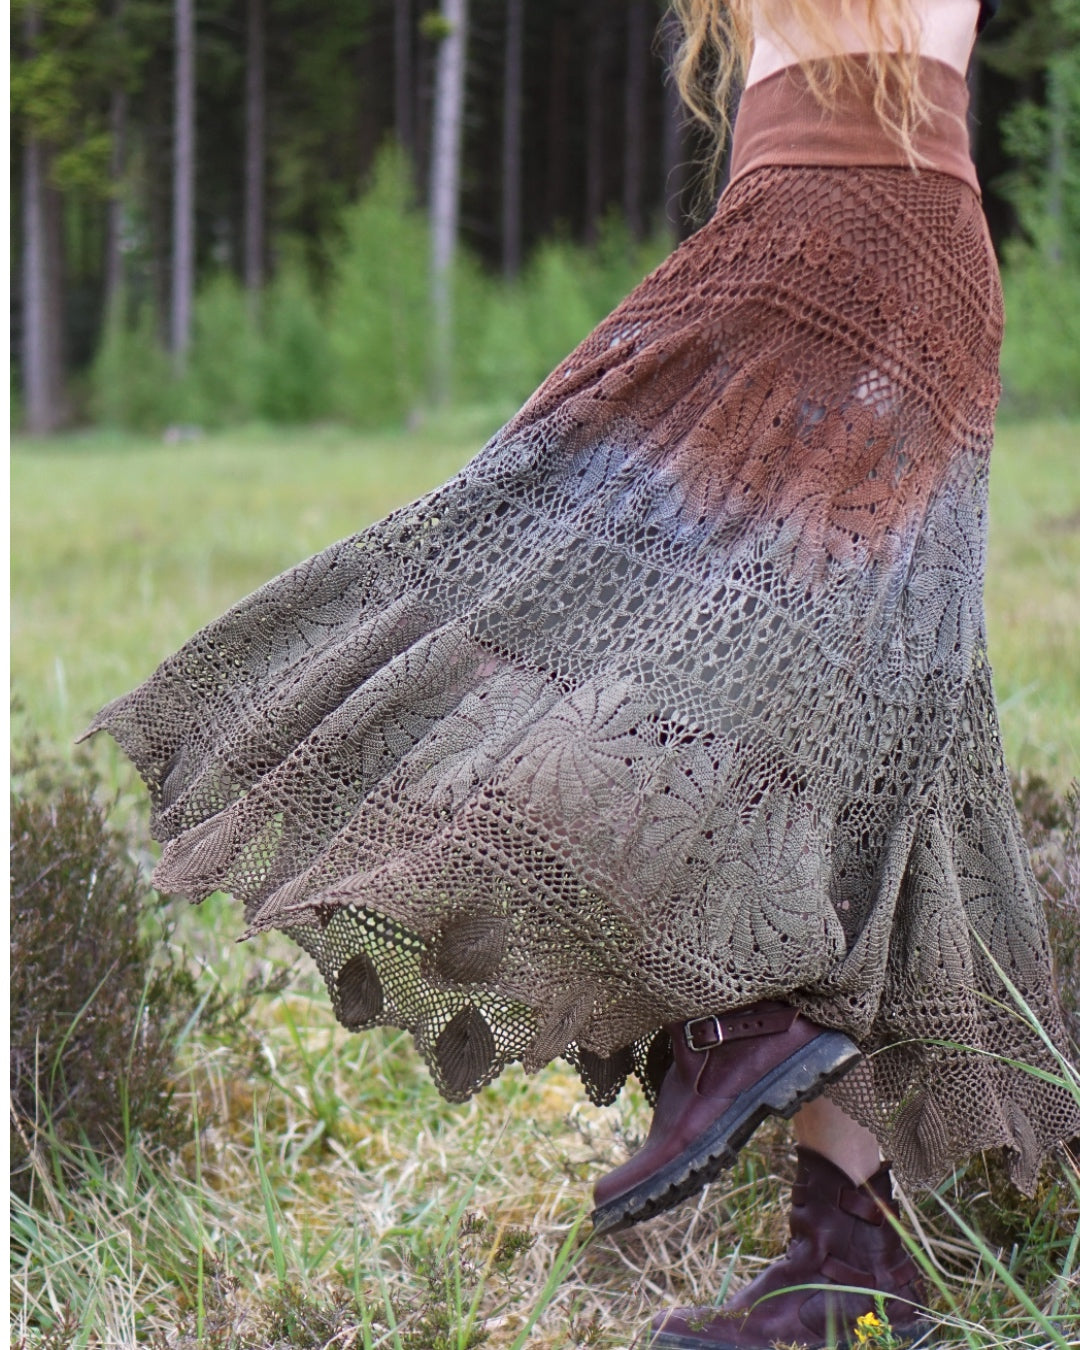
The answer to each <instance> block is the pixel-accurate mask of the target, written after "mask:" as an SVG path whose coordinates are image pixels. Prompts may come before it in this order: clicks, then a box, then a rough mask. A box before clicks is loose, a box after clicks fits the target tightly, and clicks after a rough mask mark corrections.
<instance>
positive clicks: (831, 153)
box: [731, 59, 979, 194]
mask: <svg viewBox="0 0 1080 1350" xmlns="http://www.w3.org/2000/svg"><path fill="white" fill-rule="evenodd" d="M826 71H827V64H822V68H821V72H820V73H821V76H822V77H824V75H825V72H826ZM919 82H920V86H921V88H922V91H923V94H924V95H925V97H926V100H927V102H928V104H929V106H930V108H931V112H930V115H929V117H928V119H927V120H926V121H925V122H924V123H922V124H921V125H920V126H918V127H917V128H916V130H915V133H914V147H913V148H914V154H915V167H916V169H917V170H924V171H932V172H937V173H948V174H951V175H952V176H953V177H954V178H959V179H960V181H961V182H963V183H967V185H968V187H970V188H971V189H972V191H973V192H975V193H976V194H978V193H979V180H978V178H977V177H976V175H975V165H974V164H973V163H972V160H971V151H970V147H969V144H968V131H967V111H968V89H967V84H966V82H965V80H964V78H963V76H962V75H960V73H959V72H958V71H956V70H954V69H953V68H952V67H951V66H949V65H946V64H945V63H944V62H943V61H933V60H929V59H926V60H923V61H922V62H921V63H920V80H919ZM872 99H873V90H872V88H871V85H870V80H869V76H868V74H867V72H866V71H865V70H863V69H861V68H860V67H858V66H855V67H853V68H852V72H851V75H850V76H849V77H848V78H846V79H845V80H844V81H843V82H842V83H841V84H840V86H839V88H838V89H837V92H836V99H835V102H834V103H833V104H832V105H831V106H829V107H828V108H825V107H823V106H822V104H821V103H820V102H819V100H818V99H817V98H815V96H814V94H813V92H812V90H811V89H810V87H809V86H808V84H807V81H806V77H805V75H804V74H803V72H802V70H801V69H800V68H799V67H798V66H788V67H787V68H786V69H784V70H778V71H777V72H776V73H775V74H774V75H770V76H769V77H768V78H767V79H764V80H761V81H760V82H759V83H757V84H754V85H751V87H750V88H749V89H748V90H747V91H746V92H745V93H744V94H743V96H742V101H741V103H740V105H739V116H738V118H737V119H736V125H735V133H734V137H733V140H732V147H731V180H732V182H735V181H737V180H738V179H739V178H741V177H743V175H744V174H748V173H753V172H754V170H755V169H763V168H770V167H775V166H777V165H784V166H786V167H789V168H798V167H801V166H805V165H816V166H819V167H823V166H825V165H838V166H841V167H848V168H852V167H857V166H858V167H865V168H872V167H877V168H887V167H894V168H908V167H909V159H908V155H907V152H906V151H905V150H904V148H903V146H901V145H900V143H899V142H898V141H897V140H896V138H895V137H894V136H892V135H891V134H890V133H889V132H888V131H887V130H886V129H885V128H884V127H882V126H881V124H880V123H879V122H877V121H876V120H875V119H874V118H873V117H868V116H867V110H868V107H869V106H870V105H871V104H872Z"/></svg>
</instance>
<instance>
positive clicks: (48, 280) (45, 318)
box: [22, 7, 64, 436]
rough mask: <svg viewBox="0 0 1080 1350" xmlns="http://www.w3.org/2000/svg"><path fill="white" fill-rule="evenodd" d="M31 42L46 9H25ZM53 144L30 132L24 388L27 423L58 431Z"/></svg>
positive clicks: (39, 430)
mask: <svg viewBox="0 0 1080 1350" xmlns="http://www.w3.org/2000/svg"><path fill="white" fill-rule="evenodd" d="M24 31H25V36H26V45H27V47H28V48H29V49H30V51H33V49H34V47H35V46H36V45H37V41H38V38H39V37H40V34H41V14H40V11H38V10H37V9H36V8H34V7H29V8H27V10H26V14H25V28H24ZM49 160H50V152H49V148H48V146H47V145H46V144H45V143H44V142H42V141H41V140H39V139H38V138H37V137H36V136H35V135H34V134H33V133H32V132H30V133H29V134H28V135H27V137H26V141H25V143H24V145H23V156H22V199H23V200H22V214H23V241H22V245H23V247H22V292H23V293H22V367H23V368H22V388H23V398H24V399H25V402H26V427H27V430H28V431H30V432H31V433H32V434H33V435H35V436H41V435H45V434H46V433H47V432H50V431H55V430H56V428H57V427H58V426H59V425H60V424H61V422H62V421H63V417H64V410H63V406H62V385H63V363H62V359H61V335H60V333H59V332H57V331H56V329H57V326H58V324H59V323H60V322H61V313H60V311H61V302H60V301H61V292H60V278H59V276H58V275H57V272H56V268H57V264H58V259H57V256H56V254H57V251H56V242H57V230H56V225H57V222H56V220H54V219H53V217H54V215H55V212H56V204H57V194H56V192H55V191H54V190H50V188H49V186H48V179H49Z"/></svg>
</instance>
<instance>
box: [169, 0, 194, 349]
mask: <svg viewBox="0 0 1080 1350" xmlns="http://www.w3.org/2000/svg"><path fill="white" fill-rule="evenodd" d="M175 4H176V10H175V21H176V89H175V103H174V124H173V134H174V141H173V265H172V316H171V318H172V322H171V324H170V339H171V343H170V345H171V348H172V357H173V369H174V371H175V372H176V374H177V375H181V374H183V371H184V367H185V365H186V363H187V353H188V347H189V345H190V343H191V309H192V298H193V296H194V292H195V0H175Z"/></svg>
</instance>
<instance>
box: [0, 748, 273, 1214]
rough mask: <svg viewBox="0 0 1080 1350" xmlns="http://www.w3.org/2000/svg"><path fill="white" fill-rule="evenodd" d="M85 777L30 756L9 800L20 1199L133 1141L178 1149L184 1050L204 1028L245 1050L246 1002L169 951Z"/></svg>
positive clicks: (13, 1161) (14, 1134) (164, 927)
mask: <svg viewBox="0 0 1080 1350" xmlns="http://www.w3.org/2000/svg"><path fill="white" fill-rule="evenodd" d="M96 787H97V783H96V780H95V777H94V775H93V773H92V772H91V771H90V770H89V769H88V768H87V767H85V765H84V766H82V767H75V768H73V767H71V766H68V765H64V764H62V763H60V762H58V761H57V760H55V759H54V758H52V757H50V756H49V755H47V754H44V753H43V752H42V751H41V750H40V749H39V748H37V747H32V748H30V749H28V750H24V751H22V752H20V754H19V756H17V758H16V763H15V773H14V789H13V792H12V797H11V986H10V999H11V1010H10V1017H11V1042H10V1059H11V1102H12V1126H13V1128H12V1131H11V1136H10V1140H11V1143H10V1154H11V1156H10V1168H11V1182H12V1187H13V1189H14V1190H15V1191H16V1193H17V1194H19V1195H20V1196H23V1197H28V1196H30V1195H31V1193H32V1191H33V1188H34V1180H35V1176H37V1177H39V1178H42V1177H43V1178H44V1183H45V1185H46V1186H50V1185H53V1184H56V1183H58V1182H59V1181H62V1180H63V1181H68V1182H72V1183H73V1184H75V1183H77V1182H78V1179H79V1178H80V1177H81V1176H82V1175H84V1174H85V1172H86V1169H87V1166H88V1165H89V1159H90V1158H91V1157H92V1155H94V1154H103V1155H120V1154H123V1153H124V1152H125V1150H127V1149H128V1148H129V1147H130V1146H131V1143H132V1141H133V1140H134V1139H136V1138H139V1139H141V1140H142V1143H143V1146H144V1147H149V1148H155V1147H163V1148H166V1149H168V1148H175V1147H176V1146H177V1145H178V1144H179V1142H180V1141H181V1140H182V1139H183V1138H184V1137H185V1136H186V1134H187V1133H188V1130H189V1125H188V1123H187V1122H186V1121H185V1120H184V1118H183V1116H182V1115H181V1114H178V1113H177V1112H176V1111H175V1110H174V1106H173V1093H174V1086H175V1083H174V1074H175V1065H176V1057H177V1054H178V1051H179V1048H180V1045H181V1043H182V1041H183V1040H184V1038H185V1036H186V1035H187V1033H188V1032H189V1031H190V1030H191V1028H192V1026H193V1025H194V1023H195V1022H196V1021H197V1020H199V1019H200V1018H201V1019H202V1020H203V1022H204V1029H205V1030H206V1031H208V1032H210V1033H211V1034H214V1032H215V1029H216V1032H217V1033H218V1034H220V1033H223V1032H224V1033H225V1034H227V1035H228V1036H230V1037H231V1038H233V1039H234V1040H235V1039H239V1040H242V1039H243V1036H244V1032H243V1019H244V1016H245V1014H246V1012H247V1011H248V1009H249V1008H250V1005H251V1000H252V998H253V997H254V990H251V991H249V995H248V996H246V997H241V999H240V1000H239V1001H237V1000H236V999H235V997H233V996H230V997H229V998H228V999H227V1000H226V999H223V998H222V996H221V993H220V991H210V992H207V991H206V989H205V983H206V982H205V981H204V982H203V985H201V986H200V984H199V983H198V982H197V981H196V980H195V979H194V978H193V976H192V975H191V974H190V973H189V971H188V969H187V968H186V966H185V964H184V963H183V960H182V958H180V957H177V956H176V955H174V954H173V953H172V950H171V948H170V947H169V945H168V938H169V933H170V928H171V920H170V917H169V915H168V912H167V911H165V910H163V909H162V908H161V907H160V906H159V907H155V905H154V904H153V901H152V892H151V891H150V890H149V887H148V885H147V883H146V880H145V878H144V876H143V874H142V872H141V870H140V868H139V866H138V864H137V862H136V861H135V860H134V859H133V858H132V857H131V855H130V853H129V851H128V847H127V844H126V841H125V840H124V838H123V837H122V836H121V835H120V834H119V833H118V832H117V831H116V829H115V828H114V827H113V826H112V825H110V823H109V821H108V817H107V812H106V810H105V808H104V807H103V806H102V805H101V804H100V802H99V801H98V800H97V798H96V796H95V790H96Z"/></svg>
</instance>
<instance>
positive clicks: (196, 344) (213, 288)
mask: <svg viewBox="0 0 1080 1350" xmlns="http://www.w3.org/2000/svg"><path fill="white" fill-rule="evenodd" d="M262 369H263V353H262V340H261V338H260V337H259V333H258V328H257V326H256V324H255V321H254V316H253V314H252V309H251V301H250V297H249V296H248V294H247V292H246V291H245V290H244V288H243V287H242V286H241V285H240V283H239V281H237V280H236V278H235V277H234V276H232V275H231V274H230V273H228V272H221V273H219V274H218V275H217V276H216V277H213V278H212V279H211V280H210V281H209V282H207V284H206V285H205V286H203V288H202V289H201V290H200V291H199V294H198V295H197V296H196V299H195V314H194V324H193V333H192V343H191V350H190V352H189V353H188V362H187V370H186V372H185V374H184V376H183V378H182V380H181V381H180V384H179V388H178V391H177V398H178V400H179V413H180V415H179V416H178V417H177V418H175V419H174V420H176V421H181V422H186V423H192V424H194V425H196V426H203V427H221V426H235V425H236V424H237V423H242V422H249V421H251V420H252V419H253V418H254V417H255V416H256V415H257V412H258V409H259V404H260V399H261V394H262V378H261V377H262Z"/></svg>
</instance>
